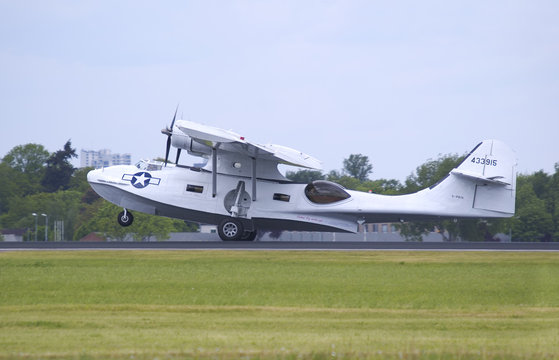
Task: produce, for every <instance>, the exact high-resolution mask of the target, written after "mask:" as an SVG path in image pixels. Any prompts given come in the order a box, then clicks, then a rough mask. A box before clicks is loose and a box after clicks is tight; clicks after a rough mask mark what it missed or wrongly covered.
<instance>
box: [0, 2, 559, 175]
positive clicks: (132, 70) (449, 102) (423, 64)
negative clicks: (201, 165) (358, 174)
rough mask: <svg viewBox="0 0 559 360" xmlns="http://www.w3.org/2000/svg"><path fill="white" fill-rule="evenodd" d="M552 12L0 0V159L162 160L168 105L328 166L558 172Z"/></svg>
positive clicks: (541, 6)
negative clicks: (64, 155) (486, 153)
mask: <svg viewBox="0 0 559 360" xmlns="http://www.w3.org/2000/svg"><path fill="white" fill-rule="evenodd" d="M557 19H559V2H557V1H534V0H527V1H517V0H507V1H499V0H497V1H432V0H426V1H352V0H344V1H334V0H320V1H313V0H308V1H300V0H294V1H165V0H163V1H137V0H134V1H113V0H111V1H104V0H96V1H88V0H82V1H73V0H72V1H65V0H51V1H43V0H41V1H31V0H23V1H8V0H0V157H2V156H4V155H5V154H6V153H7V152H8V151H10V150H11V149H12V148H13V147H14V146H17V145H22V144H26V143H38V144H42V145H43V146H45V147H46V148H47V150H49V151H51V152H53V151H56V150H58V149H61V148H62V147H63V145H64V143H65V142H66V141H67V140H68V139H71V141H72V145H73V147H75V148H76V149H77V151H78V153H79V151H80V150H81V149H89V150H99V149H111V150H112V151H113V152H115V153H131V154H132V160H133V161H136V160H139V159H141V158H154V157H163V156H164V153H165V144H166V136H164V135H162V134H161V129H163V128H165V127H166V126H168V125H169V124H170V122H171V119H172V116H173V113H174V111H175V108H176V107H177V105H178V106H179V110H178V114H179V117H180V118H184V119H187V120H191V121H196V122H200V123H203V124H206V125H211V126H216V127H221V128H225V129H231V130H233V131H235V132H237V133H239V134H240V135H242V136H244V137H245V138H246V139H247V140H248V141H250V142H254V143H259V144H267V143H272V144H280V145H284V146H288V147H291V148H294V149H297V150H300V151H302V152H305V153H308V154H310V155H312V156H314V157H316V158H318V159H320V160H321V161H322V163H323V168H324V170H325V171H326V172H328V171H330V170H339V169H341V168H342V167H343V159H345V158H347V157H349V155H350V154H362V155H365V156H367V157H368V158H369V160H370V162H371V163H372V164H373V173H372V175H371V179H379V178H387V179H398V180H401V181H403V180H405V178H406V177H407V176H408V175H410V174H411V173H412V172H413V171H414V170H415V168H416V167H417V166H419V165H421V164H423V163H424V162H425V161H427V160H429V159H436V158H438V157H439V156H440V155H441V154H464V153H467V152H468V151H470V150H471V149H472V148H473V147H474V146H475V145H476V144H477V143H479V142H480V141H481V140H483V139H492V138H495V139H500V140H502V141H504V142H506V143H508V144H509V145H510V146H511V147H512V148H513V149H515V151H516V153H517V157H518V170H519V172H521V173H526V174H528V173H532V172H535V171H538V170H541V169H543V170H544V171H546V172H548V173H552V172H554V164H555V163H557V162H559V136H558V135H559V21H557ZM171 158H174V150H173V151H172V153H171ZM181 162H184V163H186V164H188V163H189V162H190V163H192V162H197V161H196V159H185V160H184V161H181ZM74 163H75V165H76V166H77V165H79V160H76V161H75V162H74Z"/></svg>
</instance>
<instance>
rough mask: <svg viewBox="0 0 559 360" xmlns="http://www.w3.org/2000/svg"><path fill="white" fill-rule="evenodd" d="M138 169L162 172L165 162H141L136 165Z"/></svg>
mask: <svg viewBox="0 0 559 360" xmlns="http://www.w3.org/2000/svg"><path fill="white" fill-rule="evenodd" d="M136 167H137V168H138V169H140V170H145V171H156V170H161V168H162V167H163V162H161V161H154V160H140V161H138V162H137V163H136Z"/></svg>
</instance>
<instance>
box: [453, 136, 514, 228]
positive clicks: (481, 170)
mask: <svg viewBox="0 0 559 360" xmlns="http://www.w3.org/2000/svg"><path fill="white" fill-rule="evenodd" d="M453 175H454V176H456V177H458V178H461V179H462V180H465V181H457V182H456V184H455V186H459V187H460V188H464V187H467V188H468V190H469V191H468V192H470V193H471V191H473V194H471V195H473V196H472V197H473V202H472V209H473V214H474V215H475V214H476V213H479V215H480V216H487V215H488V214H487V211H490V212H495V213H496V214H492V215H493V216H499V217H500V216H503V217H507V216H512V215H513V214H514V208H515V198H516V155H515V153H514V151H513V150H512V149H511V148H510V147H509V146H508V145H506V144H505V143H503V142H501V141H499V140H485V141H483V142H481V143H480V144H479V145H478V146H476V147H475V148H474V149H473V150H472V151H471V152H470V154H468V156H466V158H465V159H464V161H463V162H462V163H461V164H460V165H459V166H458V167H457V168H455V169H454V170H452V171H451V176H453ZM462 190H466V189H462Z"/></svg>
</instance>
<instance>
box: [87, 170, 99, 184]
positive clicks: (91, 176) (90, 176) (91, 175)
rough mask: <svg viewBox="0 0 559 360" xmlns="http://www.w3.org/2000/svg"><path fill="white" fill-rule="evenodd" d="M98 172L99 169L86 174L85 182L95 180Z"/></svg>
mask: <svg viewBox="0 0 559 360" xmlns="http://www.w3.org/2000/svg"><path fill="white" fill-rule="evenodd" d="M99 172H100V170H99V169H95V170H91V171H90V172H88V173H87V182H88V183H91V182H92V181H93V180H95V179H96V178H97V175H98V174H99Z"/></svg>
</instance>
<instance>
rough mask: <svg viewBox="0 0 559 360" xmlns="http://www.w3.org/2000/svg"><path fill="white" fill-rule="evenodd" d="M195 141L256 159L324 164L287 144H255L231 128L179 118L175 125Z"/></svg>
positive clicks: (315, 166) (312, 165)
mask: <svg viewBox="0 0 559 360" xmlns="http://www.w3.org/2000/svg"><path fill="white" fill-rule="evenodd" d="M175 126H176V127H177V128H178V129H179V130H180V131H181V132H182V133H184V134H185V135H187V136H189V137H190V138H191V139H192V140H193V141H195V142H197V143H199V144H202V145H206V146H208V147H210V148H213V149H219V150H220V151H227V152H231V153H237V154H240V155H244V156H248V157H251V158H254V159H261V160H270V161H276V162H278V163H281V164H286V165H292V166H298V167H304V168H308V169H317V170H320V169H322V164H321V162H320V161H319V160H317V159H315V158H314V157H312V156H310V155H307V154H305V153H303V152H300V151H298V150H295V149H291V148H289V147H286V146H281V145H274V144H266V145H260V144H254V143H250V142H248V141H246V140H245V138H244V137H243V136H241V135H239V134H237V133H235V132H233V131H231V130H224V129H220V128H216V127H213V126H208V125H203V124H199V123H195V122H193V121H187V120H177V122H176V125H175Z"/></svg>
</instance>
